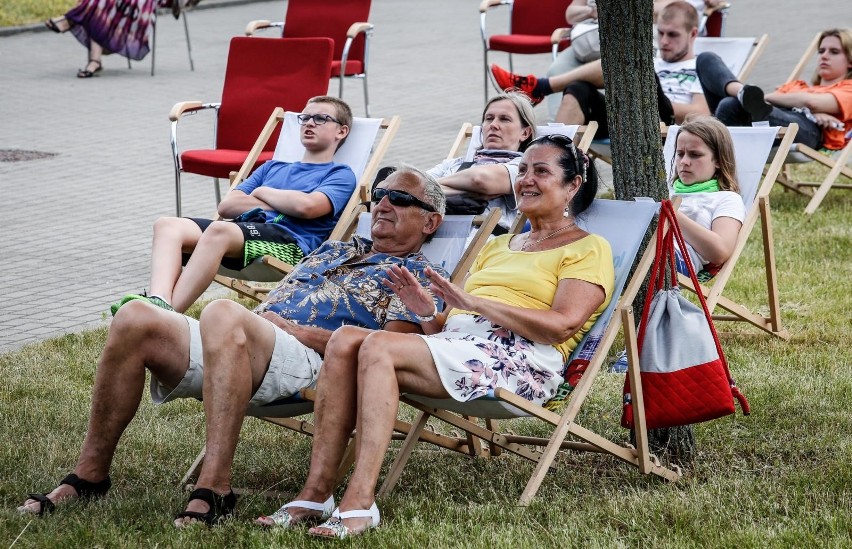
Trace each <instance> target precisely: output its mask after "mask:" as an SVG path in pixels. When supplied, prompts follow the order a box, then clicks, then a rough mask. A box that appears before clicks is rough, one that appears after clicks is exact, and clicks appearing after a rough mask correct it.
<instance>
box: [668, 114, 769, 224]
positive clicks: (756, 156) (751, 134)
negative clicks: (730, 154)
mask: <svg viewBox="0 0 852 549" xmlns="http://www.w3.org/2000/svg"><path fill="white" fill-rule="evenodd" d="M679 129H680V126H669V128H668V133H667V135H666V142H665V145H663V158H664V159H665V165H666V175H667V179H668V180H671V179H672V177H671V176H672V168H673V167H672V159H673V158H674V153H675V149H674V146H675V137H676V136H677V132H678V130H679ZM728 131H730V132H731V138H732V139H733V142H734V156H735V159H736V163H737V182H738V183H739V185H740V195H741V196H742V197H743V202H744V203H745V207H746V211H749V210H751V207H752V205H753V204H754V200H755V198H756V197H757V192H758V190H759V189H760V182H761V181H762V179H763V167H764V166H765V165H766V162H767V159H768V158H769V154H770V151H771V150H772V145H773V143H774V141H775V138H776V137H777V136H778V128H777V127H729V128H728ZM669 191H670V192H671V188H669Z"/></svg>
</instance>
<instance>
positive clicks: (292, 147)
mask: <svg viewBox="0 0 852 549" xmlns="http://www.w3.org/2000/svg"><path fill="white" fill-rule="evenodd" d="M298 114H299V113H295V112H290V111H288V112H287V113H285V116H284V122H283V124H282V127H281V132H280V134H279V136H278V143H277V144H276V146H275V153H274V154H273V157H272V158H273V160H280V161H282V162H298V161H299V160H301V159H302V156H303V155H304V153H305V147H304V146H303V145H302V143H301V141H300V140H299V121H298V120H297V119H296V116H297V115H298ZM381 126H382V119H381V118H353V120H352V128H350V131H349V135H348V136H347V138H346V142H345V143H343V145H342V146H341V147H340V148H339V149H338V150H337V152H335V153H334V161H335V162H339V163H341V164H347V165H349V167H350V168H352V171H353V172H355V180H356V181H359V184H360V179H361V176H362V175H363V174H364V169H365V168H366V167H367V163H368V162H369V160H370V153H371V151H372V150H373V143H374V142H375V140H376V135H377V134H378V133H379V129H380V128H381ZM341 215H342V216H345V215H346V212H343V213H342V214H341ZM218 274H220V275H222V276H227V277H231V278H237V279H240V280H252V281H255V282H278V281H279V280H281V273H280V272H279V271H277V270H275V269H272V268H270V267H269V266H267V265H265V264H264V263H263V262H262V261H260V259H256V260H255V261H253V262H252V263H250V264H249V265H247V266H246V267H245V268H243V269H242V270H239V271H236V270H231V269H226V268H225V267H221V266H220V267H219V271H218Z"/></svg>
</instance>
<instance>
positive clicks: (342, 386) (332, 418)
mask: <svg viewBox="0 0 852 549" xmlns="http://www.w3.org/2000/svg"><path fill="white" fill-rule="evenodd" d="M371 333H372V331H371V330H366V329H364V328H356V327H354V326H344V327H342V328H338V329H337V330H336V331H335V332H334V334H333V335H332V336H331V339H330V340H329V342H328V347H327V349H326V354H325V357H323V358H324V360H323V366H322V370H321V371H320V377H319V381H318V383H317V399H316V406H315V412H314V419H315V423H316V434H315V436H314V442H313V447H312V448H311V469H310V472H309V473H308V478H307V480H306V481H305V486H304V488H302V491H301V492H299V494H298V496H296V498H295V499H296V500H303V501H315V502H323V501H325V500H327V499H328V498H329V496H331V494H332V493H333V492H334V488H335V485H334V483H335V480H336V477H337V469H338V467H339V466H340V461H341V460H342V459H343V452H344V451H345V450H346V445H347V443H348V442H349V435H351V434H352V429H354V428H355V414H356V409H355V403H356V377H357V375H358V349H359V347H360V346H361V343H362V342H363V341H364V339H365V338H366V337H367V336H368V335H369V334H371ZM288 512H289V513H290V515H291V516H292V517H293V519H294V520H295V521H299V520H301V519H304V518H305V517H308V516H316V515H319V513H318V512H317V511H311V510H308V509H302V508H299V507H291V508H289V509H288ZM270 523H271V520H270V521H260V524H265V525H270Z"/></svg>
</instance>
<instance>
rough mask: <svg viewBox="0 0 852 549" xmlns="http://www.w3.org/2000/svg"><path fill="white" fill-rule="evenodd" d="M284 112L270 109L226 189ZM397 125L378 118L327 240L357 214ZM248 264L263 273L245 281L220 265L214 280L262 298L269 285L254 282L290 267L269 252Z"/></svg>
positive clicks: (250, 161) (237, 179)
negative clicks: (364, 159)
mask: <svg viewBox="0 0 852 549" xmlns="http://www.w3.org/2000/svg"><path fill="white" fill-rule="evenodd" d="M286 116H287V113H286V112H284V109H281V108H277V109H275V110H274V111H273V112H272V114H271V115H270V117H269V120H267V122H266V124H265V125H264V127H263V130H261V132H260V135H259V136H258V138H257V141H255V143H254V146H253V147H252V149H251V151H250V152H249V155H248V156H247V157H246V160H245V162H243V165H242V167H241V168H240V170H239V171H238V172H237V173H236V175H235V176H234V177H233V178H232V181H231V185H230V187H229V189H228V190H230V189H233V188H234V187H235V186H236V185H238V184H239V183H241V182H242V181H244V180H245V179H246V178H247V177H248V175H249V173H250V171H251V167H252V166H253V165H254V163H255V162H256V160H257V157H258V155H260V152H261V151H262V150H263V147H264V146H265V145H266V143H267V141H268V140H269V138H270V136H271V135H272V134H273V132H274V131H275V128H276V127H277V126H278V124H282V123H283V121H284V119H285V117H286ZM399 125H400V118H399V117H398V116H393V117H391V118H385V119H382V122H381V125H380V129H381V130H383V133H382V136H381V138H380V139H379V141H378V143H374V145H373V150H372V153H371V154H370V157H369V160H368V161H367V163H366V165H365V167H364V170H363V172H362V173H361V176H360V177H359V178H358V182H357V184H356V186H355V190H354V191H353V193H352V196H351V197H350V198H349V202H347V204H346V206H345V207H344V208H343V211H342V212H341V214H340V218H339V219H338V222H337V224H336V225H335V227H334V229H333V230H332V232H331V234H330V235H329V237H328V240H341V239H342V238H343V235H344V233H345V232H346V231H347V228H348V227H349V225H350V223H351V221H352V219H353V218H354V217H356V216H357V215H358V213H359V211H360V210H361V208H360V204H361V203H362V202H364V201H365V200H366V199H367V195H368V189H369V185H370V183H372V180H373V177H375V174H376V171H377V170H378V169H379V165H380V163H381V162H382V159H383V158H384V156H385V153H386V152H387V150H388V147H390V143H391V141H392V140H393V138H394V136H395V135H396V132H397V131H398V130H399ZM282 139H285V138H284V137H280V138H279V144H280V143H281V140H282ZM277 153H278V151H277V150H276V156H277ZM251 267H252V269H253V270H255V271H266V272H264V273H263V277H262V278H260V277H258V278H257V279H256V280H255V281H248V280H245V275H242V274H239V273H238V272H234V271H227V270H224V269H220V274H217V275H216V276H215V278H214V280H215V281H216V282H218V283H219V284H222V285H223V286H227V287H228V288H231V289H232V290H234V291H235V292H237V294H239V295H240V296H243V297H248V298H251V299H254V300H256V301H262V300H263V298H264V297H265V296H266V294H267V293H268V292H269V288H268V287H267V286H264V285H260V284H257V283H255V282H257V281H259V280H260V281H266V282H269V281H277V280H280V279H282V278H283V277H284V275H285V274H287V273H289V272H290V271H291V270H292V268H293V266H292V265H290V264H288V263H285V262H284V261H281V260H279V259H276V258H274V257H272V256H263V257H261V258H259V259H257V260H255V262H254V263H252V265H251Z"/></svg>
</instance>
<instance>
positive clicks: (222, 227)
mask: <svg viewBox="0 0 852 549" xmlns="http://www.w3.org/2000/svg"><path fill="white" fill-rule="evenodd" d="M244 246H245V239H244V238H243V231H242V230H241V229H240V228H239V227H238V226H237V225H235V224H234V223H229V222H226V221H214V222H213V223H211V224H210V226H209V227H207V230H206V231H204V233H203V234H202V235H201V238H200V239H199V240H198V244H197V245H196V246H195V250H194V251H193V252H192V256H191V257H190V258H189V262H187V264H186V268H185V269H184V270H183V273H181V275H180V277H178V280H177V283H176V284H175V286H174V291H173V293H172V303H171V304H172V307H174V308H175V310H176V311H178V312H183V311H185V310H187V309H188V308H189V307H190V305H192V304H193V303H195V300H196V299H198V298H199V297H200V296H201V294H203V293H204V290H206V289H207V287H208V286H210V283H211V282H213V277H214V276H216V271H218V270H219V264H220V263H221V261H222V258H223V257H225V256H228V257H239V256H240V255H241V254H242V252H243V247H244ZM152 287H153V286H152ZM151 291H152V293H153V290H151Z"/></svg>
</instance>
